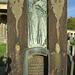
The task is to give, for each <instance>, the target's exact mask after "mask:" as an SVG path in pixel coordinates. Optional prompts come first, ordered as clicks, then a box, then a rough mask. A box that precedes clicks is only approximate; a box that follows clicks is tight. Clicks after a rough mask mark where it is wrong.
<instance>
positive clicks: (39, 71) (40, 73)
mask: <svg viewBox="0 0 75 75" xmlns="http://www.w3.org/2000/svg"><path fill="white" fill-rule="evenodd" d="M28 75H44V57H43V56H37V55H36V56H29V59H28Z"/></svg>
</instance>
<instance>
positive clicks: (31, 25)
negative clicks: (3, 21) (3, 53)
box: [8, 0, 67, 75]
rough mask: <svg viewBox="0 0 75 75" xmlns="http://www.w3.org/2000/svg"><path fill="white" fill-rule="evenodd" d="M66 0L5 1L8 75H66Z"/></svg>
mask: <svg viewBox="0 0 75 75" xmlns="http://www.w3.org/2000/svg"><path fill="white" fill-rule="evenodd" d="M66 19H67V0H8V57H9V58H10V59H11V63H10V64H9V67H10V72H9V75H15V74H16V75H67V69H66V66H67V60H66V57H67V55H66V54H67V25H66Z"/></svg>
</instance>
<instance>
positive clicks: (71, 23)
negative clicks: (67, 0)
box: [67, 17, 75, 30]
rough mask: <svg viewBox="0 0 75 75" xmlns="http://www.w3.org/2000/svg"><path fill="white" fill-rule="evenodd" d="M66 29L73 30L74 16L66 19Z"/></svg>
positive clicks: (74, 26)
mask: <svg viewBox="0 0 75 75" xmlns="http://www.w3.org/2000/svg"><path fill="white" fill-rule="evenodd" d="M67 29H70V30H75V17H70V18H69V19H68V21H67Z"/></svg>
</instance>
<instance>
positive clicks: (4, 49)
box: [0, 44, 6, 58]
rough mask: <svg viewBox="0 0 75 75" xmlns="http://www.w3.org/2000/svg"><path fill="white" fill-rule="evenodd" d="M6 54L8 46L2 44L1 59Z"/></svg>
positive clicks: (0, 45)
mask: <svg viewBox="0 0 75 75" xmlns="http://www.w3.org/2000/svg"><path fill="white" fill-rule="evenodd" d="M5 53H6V44H0V58H1V57H2V56H3V55H4V54H5Z"/></svg>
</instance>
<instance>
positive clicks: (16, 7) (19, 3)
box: [9, 0, 24, 38]
mask: <svg viewBox="0 0 75 75" xmlns="http://www.w3.org/2000/svg"><path fill="white" fill-rule="evenodd" d="M9 2H10V7H11V10H12V12H13V14H14V16H15V19H16V32H17V38H18V37H19V30H18V20H19V18H20V17H21V15H22V7H23V3H24V0H10V1H9Z"/></svg>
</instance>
